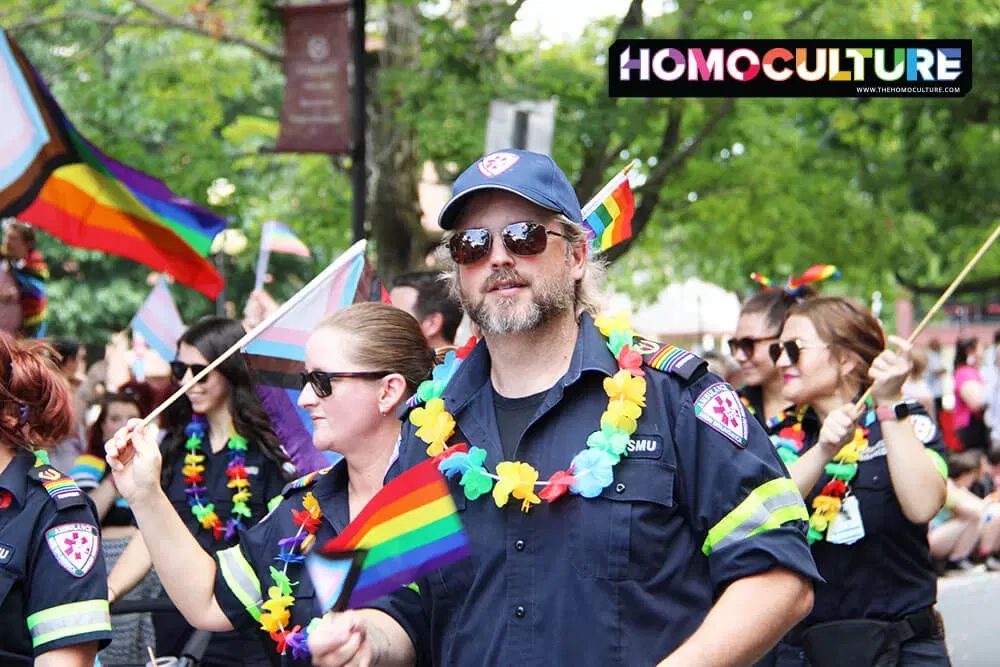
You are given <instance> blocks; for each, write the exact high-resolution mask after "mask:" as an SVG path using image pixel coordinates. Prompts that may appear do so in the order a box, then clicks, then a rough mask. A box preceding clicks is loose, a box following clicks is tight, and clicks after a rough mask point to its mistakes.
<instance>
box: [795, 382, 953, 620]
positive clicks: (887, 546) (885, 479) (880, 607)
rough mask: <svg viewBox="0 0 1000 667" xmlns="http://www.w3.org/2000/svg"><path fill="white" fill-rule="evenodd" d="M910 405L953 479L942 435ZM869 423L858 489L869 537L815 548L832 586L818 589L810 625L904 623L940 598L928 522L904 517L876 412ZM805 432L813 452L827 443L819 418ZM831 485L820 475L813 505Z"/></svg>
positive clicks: (923, 437) (917, 426)
mask: <svg viewBox="0 0 1000 667" xmlns="http://www.w3.org/2000/svg"><path fill="white" fill-rule="evenodd" d="M908 403H909V405H910V411H911V412H912V413H913V414H912V415H911V417H910V418H909V419H910V421H911V423H913V425H914V430H915V432H916V434H917V437H918V438H919V439H920V441H921V442H923V443H924V445H925V446H926V447H927V452H928V455H929V456H930V457H931V458H932V459H934V462H935V465H936V466H937V467H938V470H939V471H941V474H942V476H944V477H947V466H946V464H945V462H944V459H943V458H942V455H943V454H944V452H945V448H944V440H943V438H942V435H941V430H940V429H939V428H938V427H937V426H936V425H935V424H934V421H933V420H932V419H931V418H930V417H929V416H928V415H927V412H926V411H925V410H924V409H923V408H922V407H921V406H920V404H919V403H917V402H916V401H908ZM861 425H862V426H866V425H867V426H868V427H869V428H870V431H869V433H868V447H866V448H865V451H864V452H863V453H862V455H861V459H860V461H859V462H858V473H857V476H855V478H854V480H853V481H852V483H851V485H850V486H851V488H852V490H853V491H852V493H853V494H854V495H855V496H856V497H857V499H858V505H859V509H860V512H861V519H862V522H863V523H864V528H865V536H864V537H863V538H861V539H860V540H859V541H857V542H855V543H854V544H851V545H840V544H831V543H829V542H827V541H825V540H823V541H818V542H815V543H814V544H813V545H812V552H813V557H814V558H815V559H816V565H817V567H819V572H820V574H821V575H823V578H824V579H825V580H826V581H825V583H818V584H816V601H815V603H814V605H813V611H812V613H811V614H810V615H809V618H807V619H806V620H805V621H804V622H803V623H804V625H806V626H808V625H812V624H814V623H820V622H823V621H833V620H840V619H848V618H873V619H883V620H890V619H900V618H901V617H903V616H906V615H907V614H910V613H912V612H915V611H917V610H919V609H922V608H924V607H929V606H931V605H933V604H934V602H935V600H936V597H937V576H936V574H935V572H934V567H933V565H932V563H931V557H930V551H929V549H928V546H927V524H925V523H924V524H915V523H911V522H910V521H909V519H907V518H906V517H905V516H904V515H903V509H902V508H901V507H900V506H899V500H897V498H896V493H895V491H894V490H893V488H892V479H891V478H890V477H889V461H888V459H887V458H886V442H885V440H883V439H882V429H881V426H880V424H879V422H878V420H877V419H875V414H874V412H871V411H869V412H868V413H866V415H864V416H862V418H861ZM803 427H804V428H805V430H806V440H805V449H806V450H808V449H809V448H811V447H813V446H814V445H815V444H816V442H817V440H818V439H819V427H820V425H819V420H818V419H815V418H813V419H806V420H805V421H803ZM829 481H830V477H829V476H828V475H823V476H822V477H820V480H819V482H818V483H817V484H816V486H815V487H814V488H813V490H812V492H811V493H810V494H809V497H808V498H807V502H806V504H807V505H809V507H812V501H813V499H814V498H815V497H816V496H817V495H819V492H820V490H822V488H823V486H824V485H825V484H826V483H827V482H829Z"/></svg>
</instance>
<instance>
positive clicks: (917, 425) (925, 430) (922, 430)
mask: <svg viewBox="0 0 1000 667" xmlns="http://www.w3.org/2000/svg"><path fill="white" fill-rule="evenodd" d="M910 423H911V424H913V432H914V433H915V434H916V435H917V439H918V440H919V441H920V442H922V443H924V444H925V445H929V444H930V443H932V442H934V438H936V437H937V426H935V425H934V420H933V419H931V418H930V417H928V416H927V415H910Z"/></svg>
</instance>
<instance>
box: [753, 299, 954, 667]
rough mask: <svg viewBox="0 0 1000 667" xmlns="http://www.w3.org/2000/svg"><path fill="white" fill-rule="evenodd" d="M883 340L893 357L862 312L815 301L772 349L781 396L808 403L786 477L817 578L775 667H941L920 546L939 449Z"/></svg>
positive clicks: (938, 490)
mask: <svg viewBox="0 0 1000 667" xmlns="http://www.w3.org/2000/svg"><path fill="white" fill-rule="evenodd" d="M889 342H892V343H893V344H894V345H895V346H896V347H898V348H899V352H893V351H890V350H887V349H886V339H885V335H884V333H883V332H882V327H881V325H880V324H879V322H878V320H876V319H875V317H874V316H873V315H872V314H871V313H870V312H869V311H868V309H866V308H865V307H863V306H861V305H859V304H856V303H853V302H851V301H849V300H847V299H841V298H830V297H820V298H815V299H811V300H809V301H806V302H803V303H800V304H796V305H795V306H793V307H792V308H791V309H790V310H789V312H788V318H787V319H786V320H785V325H784V329H783V331H782V334H781V340H780V341H778V342H775V343H772V344H771V348H770V354H771V358H772V359H773V360H774V361H775V364H776V365H777V368H778V369H779V371H780V372H781V374H782V378H783V380H784V385H785V386H784V395H785V398H786V399H788V400H789V401H791V402H793V403H795V404H796V405H809V406H810V408H809V410H808V411H806V413H805V414H804V415H803V417H802V420H801V421H800V424H801V426H802V430H803V431H804V433H805V438H804V442H803V451H802V455H801V457H800V458H799V459H798V460H797V461H796V462H794V463H792V464H791V465H790V466H789V467H788V469H789V472H790V473H791V476H792V479H793V480H794V481H795V484H796V486H798V488H799V490H800V491H801V493H802V495H803V496H805V497H806V500H807V505H808V506H810V507H811V508H812V516H811V517H810V520H809V542H810V544H812V553H813V557H814V558H815V560H816V565H817V567H818V568H819V572H820V574H821V575H822V576H823V579H824V580H825V583H819V584H816V588H815V594H816V599H815V603H814V606H813V611H812V613H811V614H810V615H809V617H808V618H807V619H806V620H805V621H804V622H803V623H802V625H801V626H800V627H799V628H797V629H796V630H795V631H793V632H792V633H790V634H789V635H788V636H787V637H786V638H785V639H784V640H783V642H782V644H780V645H779V647H778V665H780V666H786V665H787V666H789V667H790V666H792V665H811V667H833V666H837V667H840V666H844V667H847V666H850V667H864V666H871V665H876V664H878V665H887V664H892V665H901V666H903V667H906V666H909V665H921V666H923V665H942V666H943V665H948V664H949V662H948V652H947V648H946V647H945V643H944V634H943V633H944V630H943V626H942V624H941V621H940V616H939V615H938V614H937V613H936V612H935V610H934V604H935V600H936V593H937V578H936V574H935V571H934V567H933V565H932V563H931V557H930V552H929V548H928V543H927V524H928V522H929V521H930V520H931V519H932V518H933V517H934V515H935V514H937V512H938V510H940V509H941V507H942V506H943V504H944V500H945V489H946V485H945V479H946V477H947V466H946V465H945V463H944V460H943V458H942V454H943V452H944V443H943V441H942V438H941V434H940V431H939V429H938V428H937V426H936V425H935V424H934V421H933V420H932V419H931V418H930V417H929V416H928V415H927V411H926V410H925V409H924V408H923V407H922V406H921V405H920V404H919V403H917V402H916V401H912V400H906V399H904V398H903V393H902V387H903V384H904V383H905V382H906V379H907V377H908V375H909V373H910V368H911V363H910V358H909V352H910V346H909V344H907V342H906V341H905V340H902V339H900V338H897V337H895V336H891V337H890V338H889ZM869 388H870V390H871V400H869V401H867V402H866V404H865V407H864V408H863V409H856V408H855V402H856V401H858V399H859V398H860V397H861V395H862V394H863V393H864V392H865V391H866V390H867V389H869ZM887 659H888V660H889V661H888V662H883V661H884V660H887Z"/></svg>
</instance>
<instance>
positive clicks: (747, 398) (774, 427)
mask: <svg viewBox="0 0 1000 667" xmlns="http://www.w3.org/2000/svg"><path fill="white" fill-rule="evenodd" d="M740 398H741V399H743V405H745V406H746V408H747V411H749V412H750V415H751V416H753V418H754V419H756V420H757V423H759V424H760V425H761V426H762V427H764V431H766V432H767V434H768V435H774V434H776V433H777V432H778V431H780V430H781V429H782V428H784V427H785V426H788V425H789V424H794V423H795V406H794V405H789V406H788V407H786V408H785V409H784V410H782V411H781V412H780V413H779V414H777V415H775V416H774V417H771V418H770V419H766V418H765V417H764V391H763V389H761V388H760V387H759V386H754V385H744V386H743V387H741V388H740Z"/></svg>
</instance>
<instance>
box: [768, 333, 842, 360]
mask: <svg viewBox="0 0 1000 667" xmlns="http://www.w3.org/2000/svg"><path fill="white" fill-rule="evenodd" d="M825 347H829V346H828V345H803V344H802V341H801V340H799V339H798V338H793V339H792V340H785V341H782V342H780V343H771V346H770V347H769V348H767V354H768V356H769V357H771V363H773V364H777V363H778V359H780V358H781V352H782V350H784V352H785V354H787V355H788V360H789V361H790V362H792V363H793V364H797V363H799V358H800V357H801V356H802V350H812V349H817V350H818V349H820V348H825Z"/></svg>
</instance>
